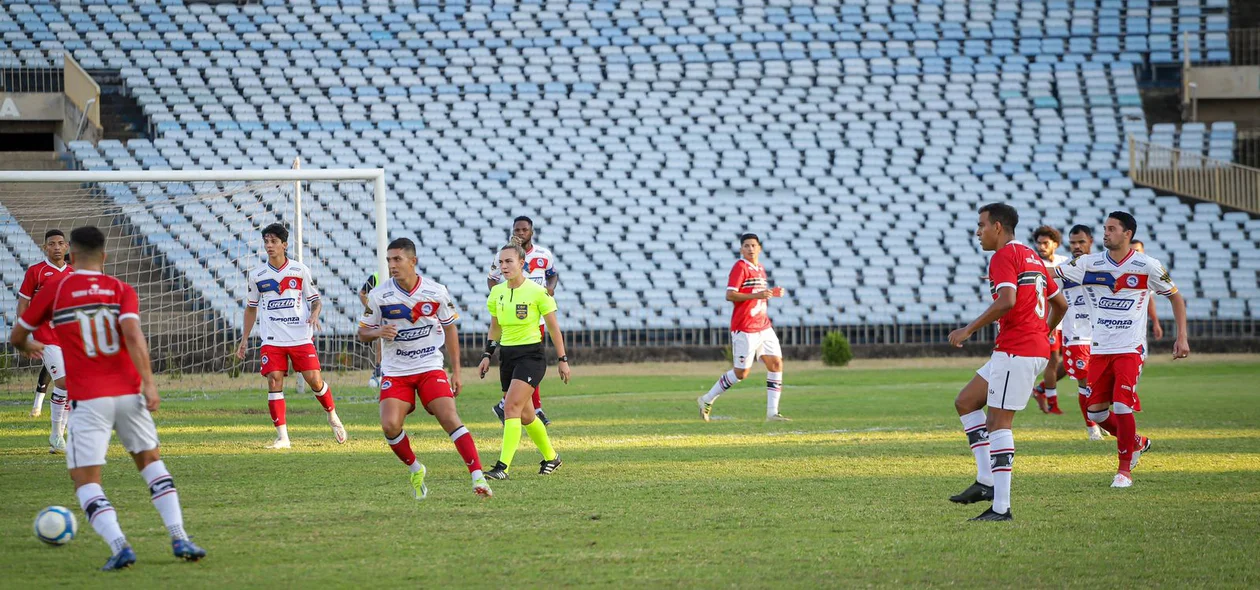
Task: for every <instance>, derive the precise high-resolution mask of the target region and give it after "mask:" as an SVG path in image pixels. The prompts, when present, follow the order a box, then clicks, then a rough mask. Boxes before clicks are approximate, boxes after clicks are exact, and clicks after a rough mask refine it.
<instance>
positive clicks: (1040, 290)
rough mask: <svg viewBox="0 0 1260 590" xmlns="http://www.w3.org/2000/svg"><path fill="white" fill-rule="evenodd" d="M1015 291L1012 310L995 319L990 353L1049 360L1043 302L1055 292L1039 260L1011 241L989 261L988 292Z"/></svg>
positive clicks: (1057, 289) (1044, 266)
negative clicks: (994, 343)
mask: <svg viewBox="0 0 1260 590" xmlns="http://www.w3.org/2000/svg"><path fill="white" fill-rule="evenodd" d="M1002 289H1014V290H1015V307H1013V308H1011V310H1010V311H1008V312H1006V315H1004V316H1002V317H1001V318H998V337H997V343H996V346H995V347H994V350H995V351H997V352H1005V353H1007V354H1011V355H1014V356H1027V357H1041V358H1049V357H1050V339H1049V336H1050V334H1049V331H1050V328H1049V326H1048V325H1047V324H1046V312H1047V305H1046V301H1047V300H1049V299H1050V298H1051V297H1054V295H1055V294H1056V293H1058V292H1059V286H1058V285H1057V284H1055V282H1054V281H1052V280H1050V273H1049V272H1048V271H1046V265H1045V264H1044V263H1042V261H1041V257H1040V256H1037V252H1035V251H1034V250H1033V249H1032V248H1029V247H1028V246H1025V245H1024V244H1022V243H1020V242H1019V241H1016V240H1012V241H1010V242H1008V243H1007V244H1006V245H1005V246H1002V247H1001V248H998V250H997V252H994V253H993V257H992V258H990V259H989V290H990V291H991V292H992V294H993V298H994V299H997V297H998V291H1000V290H1002Z"/></svg>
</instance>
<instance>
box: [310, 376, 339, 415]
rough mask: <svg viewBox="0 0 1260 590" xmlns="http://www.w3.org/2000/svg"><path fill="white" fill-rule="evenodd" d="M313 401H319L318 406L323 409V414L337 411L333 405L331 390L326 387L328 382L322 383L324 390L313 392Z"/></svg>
mask: <svg viewBox="0 0 1260 590" xmlns="http://www.w3.org/2000/svg"><path fill="white" fill-rule="evenodd" d="M315 399H316V400H319V405H321V406H323V407H324V411H325V412H331V411H333V410H335V409H337V404H335V403H333V396H332V388H331V387H329V386H328V382H327V381H325V382H324V388H323V389H321V390H319V391H317V392H315Z"/></svg>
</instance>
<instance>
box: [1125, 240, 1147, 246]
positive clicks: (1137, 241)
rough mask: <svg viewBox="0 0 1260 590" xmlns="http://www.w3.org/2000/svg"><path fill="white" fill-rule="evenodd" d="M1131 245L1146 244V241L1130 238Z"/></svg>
mask: <svg viewBox="0 0 1260 590" xmlns="http://www.w3.org/2000/svg"><path fill="white" fill-rule="evenodd" d="M1129 245H1130V246H1145V245H1146V243H1145V242H1143V241H1142V240H1129Z"/></svg>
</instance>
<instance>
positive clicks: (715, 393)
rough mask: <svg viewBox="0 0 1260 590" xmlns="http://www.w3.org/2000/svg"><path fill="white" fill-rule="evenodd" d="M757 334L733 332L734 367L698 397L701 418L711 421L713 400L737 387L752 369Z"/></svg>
mask: <svg viewBox="0 0 1260 590" xmlns="http://www.w3.org/2000/svg"><path fill="white" fill-rule="evenodd" d="M754 340H756V335H755V334H749V333H747V332H731V360H732V361H733V363H732V364H733V367H732V368H731V370H729V371H727V372H725V373H723V374H722V376H721V377H718V380H717V382H716V383H714V384H713V387H710V388H709V392H708V393H706V394H704V395H702V396H700V397H698V398H696V404H697V405H699V407H700V418H701V419H703V420H704V421H705V422H708V421H709V415H710V413H711V412H712V411H713V402H715V401H717V398H718V397H719V396H721V395H722V394H723V393H726V390H728V389H730V388H732V387H735V384H736V383H739V382H740V381H742V380H743V379H744V378H745V377H747V376H748V373H749V372H750V371H751V370H752V364H753V354H754V350H755V349H754V346H755V345H756V344H757V343H756V342H754Z"/></svg>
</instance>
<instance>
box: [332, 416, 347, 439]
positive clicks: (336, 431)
mask: <svg viewBox="0 0 1260 590" xmlns="http://www.w3.org/2000/svg"><path fill="white" fill-rule="evenodd" d="M328 425H329V426H331V427H332V431H333V439H334V440H336V441H337V444H339V445H344V444H346V438H347V436H346V427H345V426H342V425H341V418H338V417H337V411H336V410H333V411H331V412H328Z"/></svg>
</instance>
